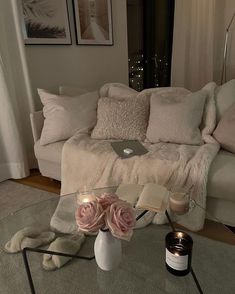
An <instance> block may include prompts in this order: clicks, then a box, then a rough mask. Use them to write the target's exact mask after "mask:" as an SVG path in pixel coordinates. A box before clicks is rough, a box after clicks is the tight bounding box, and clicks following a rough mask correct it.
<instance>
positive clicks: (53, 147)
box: [34, 140, 65, 164]
mask: <svg viewBox="0 0 235 294" xmlns="http://www.w3.org/2000/svg"><path fill="white" fill-rule="evenodd" d="M64 143H65V141H59V142H55V143H52V144H48V145H45V146H42V145H40V141H39V140H38V141H37V142H36V143H35V144H34V152H35V156H36V158H37V159H38V160H46V161H52V162H54V163H58V164H60V163H61V156H62V149H63V146H64Z"/></svg>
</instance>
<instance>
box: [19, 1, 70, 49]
mask: <svg viewBox="0 0 235 294" xmlns="http://www.w3.org/2000/svg"><path fill="white" fill-rule="evenodd" d="M21 2H22V28H23V36H24V42H25V44H27V45H28V44H30V45H52V44H54V45H71V33H70V25H69V16H68V6H67V0H36V1H31V0H21Z"/></svg>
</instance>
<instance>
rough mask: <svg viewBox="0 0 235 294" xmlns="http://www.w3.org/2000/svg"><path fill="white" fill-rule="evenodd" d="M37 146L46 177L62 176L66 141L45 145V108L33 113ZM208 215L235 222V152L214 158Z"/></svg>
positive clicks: (210, 175)
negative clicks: (43, 134)
mask: <svg viewBox="0 0 235 294" xmlns="http://www.w3.org/2000/svg"><path fill="white" fill-rule="evenodd" d="M30 118H31V124H32V130H33V138H34V142H35V145H34V150H35V155H36V158H37V160H38V165H39V170H40V172H41V174H42V175H43V176H45V177H49V178H53V179H56V180H59V181H60V180H61V154H62V148H63V145H64V143H65V141H59V142H56V143H52V144H48V145H45V146H41V145H40V144H39V139H40V135H41V131H42V127H43V121H44V117H43V114H42V111H38V112H34V113H31V115H30ZM207 192H208V198H207V199H208V202H207V211H208V218H211V217H210V214H211V215H213V216H214V217H216V218H217V219H218V220H220V221H222V222H223V223H224V224H227V225H231V226H235V154H232V153H230V152H227V151H224V150H220V151H219V153H218V155H217V156H216V158H215V160H214V161H213V163H212V165H211V168H210V171H209V176H208V184H207Z"/></svg>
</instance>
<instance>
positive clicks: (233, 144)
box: [213, 103, 235, 153]
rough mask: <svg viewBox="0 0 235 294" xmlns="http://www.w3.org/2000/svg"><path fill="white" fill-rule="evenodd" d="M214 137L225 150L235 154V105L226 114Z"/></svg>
mask: <svg viewBox="0 0 235 294" xmlns="http://www.w3.org/2000/svg"><path fill="white" fill-rule="evenodd" d="M213 136H214V138H215V139H216V140H217V141H218V142H219V143H220V145H221V146H222V147H223V148H224V149H225V150H227V151H230V152H233V153H235V103H234V104H233V105H232V106H231V107H230V108H229V109H228V110H227V111H226V112H225V113H224V115H223V116H222V118H221V120H220V121H219V123H218V125H217V127H216V129H215V131H214V133H213Z"/></svg>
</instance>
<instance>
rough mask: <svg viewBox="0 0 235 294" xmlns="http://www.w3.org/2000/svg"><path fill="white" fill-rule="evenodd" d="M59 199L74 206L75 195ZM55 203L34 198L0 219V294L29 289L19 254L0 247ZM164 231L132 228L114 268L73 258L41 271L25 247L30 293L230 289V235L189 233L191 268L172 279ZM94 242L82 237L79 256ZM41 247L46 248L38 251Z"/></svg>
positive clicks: (234, 287) (44, 219)
mask: <svg viewBox="0 0 235 294" xmlns="http://www.w3.org/2000/svg"><path fill="white" fill-rule="evenodd" d="M111 191H115V187H110V188H103V189H95V190H94V192H95V194H96V195H100V194H102V193H103V192H111ZM63 197H69V198H71V199H73V201H74V205H75V206H76V205H77V194H76V193H74V194H70V195H66V196H63ZM58 201H59V198H53V199H49V200H46V201H43V202H39V203H37V204H34V205H32V206H29V207H26V208H24V209H22V210H19V211H17V212H15V213H12V214H10V215H9V216H7V217H5V218H4V219H1V220H0V250H1V251H0V294H14V293H17V294H21V293H22V294H27V293H29V294H30V293H33V292H32V289H31V288H30V285H29V281H28V277H27V273H26V269H25V263H24V259H23V255H22V253H17V254H7V253H5V252H4V251H3V248H4V245H5V243H6V242H7V241H8V240H10V239H11V237H12V236H13V235H14V234H15V233H16V232H17V231H19V230H21V229H22V228H24V227H27V226H40V227H43V228H45V229H46V228H47V229H48V228H49V226H50V220H51V217H52V215H53V213H54V211H55V209H56V207H57V204H58ZM195 205H197V204H195ZM175 226H176V227H177V225H175ZM170 231H172V227H171V226H170V224H166V225H149V226H147V227H145V228H142V229H136V230H134V234H133V237H132V239H131V241H130V242H125V241H123V243H122V249H123V256H122V261H121V263H120V265H119V267H118V268H116V269H114V270H113V271H110V272H104V271H102V270H101V269H99V268H98V266H97V265H96V261H95V259H94V258H93V259H91V260H89V259H80V258H73V259H72V260H71V261H70V262H69V263H67V264H66V265H65V266H64V267H62V268H60V269H58V270H56V271H45V270H44V269H43V267H42V253H37V252H30V251H28V252H27V260H28V264H29V268H30V272H31V276H32V281H33V286H34V289H35V290H34V291H35V292H34V293H37V294H40V293H41V294H45V293H50V294H54V293H56V294H60V293H61V294H62V293H67V294H83V293H85V294H101V293H102V294H122V293H123V294H134V293H135V294H152V293H172V294H173V293H174V294H178V293H179V294H186V293H187V294H194V293H209V294H211V293H213V294H216V293H223V294H230V293H231V294H234V293H235V279H234V273H235V234H233V233H232V232H231V231H230V230H229V229H228V228H227V227H226V226H223V233H224V234H226V236H228V237H229V240H230V243H233V245H232V244H226V243H223V242H220V241H215V240H211V239H208V238H206V237H202V236H199V235H198V234H195V233H191V232H189V234H190V236H191V237H192V238H193V242H194V244H193V253H192V268H193V272H190V273H189V274H188V275H186V276H182V277H178V276H174V275H172V274H171V273H169V272H168V271H167V269H166V265H165V236H166V235H167V233H169V232H170ZM94 240H95V236H88V237H86V241H85V243H84V245H83V246H82V248H81V250H80V251H79V256H83V257H92V256H93V255H94V252H93V245H94ZM46 248H48V246H45V247H43V248H42V249H46Z"/></svg>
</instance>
